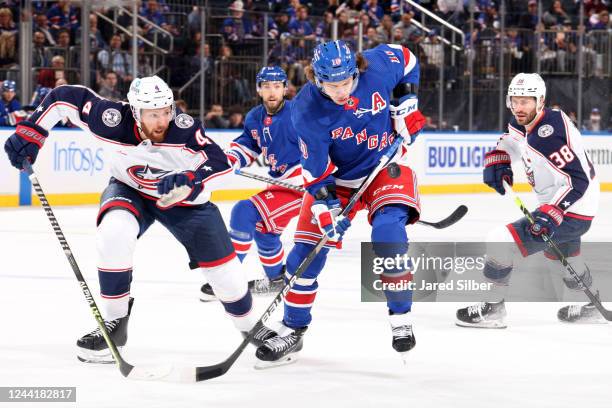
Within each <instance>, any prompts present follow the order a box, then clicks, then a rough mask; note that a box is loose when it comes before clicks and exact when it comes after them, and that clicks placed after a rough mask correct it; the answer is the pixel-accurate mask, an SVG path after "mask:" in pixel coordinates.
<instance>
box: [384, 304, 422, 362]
mask: <svg viewBox="0 0 612 408" xmlns="http://www.w3.org/2000/svg"><path fill="white" fill-rule="evenodd" d="M389 323H391V334H392V336H393V339H392V341H391V346H393V350H395V351H397V352H398V353H400V354H401V355H402V359H403V360H404V364H405V363H406V354H407V353H408V352H409V351H410V350H412V349H413V348H414V346H415V345H416V339H415V338H414V333H413V332H412V324H410V319H409V314H408V313H404V314H390V315H389Z"/></svg>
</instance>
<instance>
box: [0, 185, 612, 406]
mask: <svg viewBox="0 0 612 408" xmlns="http://www.w3.org/2000/svg"><path fill="white" fill-rule="evenodd" d="M43 187H44V186H43ZM522 196H523V197H524V199H525V200H526V201H527V202H528V203H529V205H530V207H531V208H533V205H534V201H533V197H531V196H530V195H528V194H523V195H522ZM422 201H423V209H424V210H423V215H422V218H423V219H424V220H434V221H436V220H438V219H440V218H443V217H445V216H446V215H447V214H448V213H449V212H450V211H452V210H453V209H454V208H456V207H457V205H459V204H466V205H467V206H468V207H469V209H470V211H469V213H468V215H467V216H466V217H465V218H464V219H463V220H462V221H461V222H459V223H458V224H456V225H455V226H453V227H451V228H448V229H445V230H441V231H438V230H434V229H430V228H427V227H422V226H413V227H409V236H410V238H411V239H412V240H420V241H427V240H451V241H452V240H459V241H462V240H473V241H478V240H482V239H483V237H484V234H485V232H486V231H487V230H488V229H489V228H491V227H492V226H495V225H498V224H500V223H506V222H509V221H512V220H514V219H517V218H519V217H520V212H519V210H518V209H517V208H516V207H515V206H514V204H513V203H512V202H511V201H510V200H509V199H507V198H503V197H500V196H497V195H493V194H479V195H453V196H443V195H427V196H423V197H422ZM220 207H221V209H222V211H223V214H224V217H227V216H228V215H229V211H230V209H231V203H222V204H221V205H220ZM55 213H56V215H57V217H58V219H59V222H60V225H61V226H62V228H63V230H64V233H65V234H66V237H67V239H68V241H69V243H70V246H71V247H72V250H73V252H74V254H75V256H76V258H77V260H78V263H79V265H80V267H81V270H82V271H83V273H84V275H85V276H86V278H87V280H88V283H89V285H90V287H92V289H93V290H94V291H95V292H97V290H98V286H97V273H96V265H95V243H94V232H95V225H94V222H95V213H96V208H94V207H72V208H69V207H63V208H62V207H58V208H55ZM611 216H612V194H610V193H607V194H603V195H602V202H601V207H600V215H599V216H598V217H597V218H596V219H595V222H594V224H593V226H592V228H591V230H590V231H589V232H588V234H587V235H586V237H585V238H586V240H590V241H611V239H610V231H611V230H612V217H611ZM227 219H228V218H226V220H227ZM288 232H289V231H288ZM0 240H1V243H2V244H1V246H0V248H1V250H2V253H1V257H0V261H1V265H2V268H1V270H0V333H1V335H0V386H66V387H67V386H74V387H77V402H76V403H66V404H62V403H53V404H44V403H35V404H34V403H33V404H30V406H33V407H42V406H47V405H49V406H52V407H79V408H80V407H126V408H134V407H143V408H154V407H215V408H217V407H241V408H243V407H291V408H294V407H309V408H312V407H354V408H357V407H374V406H376V407H380V408H391V407H407V408H425V407H436V408H439V407H440V408H441V407H456V408H459V407H465V408H475V407H487V408H490V407H494V408H499V407H538V408H544V407H554V408H560V407H567V408H578V407H585V408H596V407H602V408H603V407H606V408H610V407H612V325H610V324H607V325H593V326H577V325H575V326H573V325H564V324H561V323H558V322H557V320H556V311H557V309H558V307H559V306H560V304H558V303H538V304H528V303H511V304H509V305H508V307H507V309H508V313H509V316H508V323H509V328H508V329H506V330H477V329H463V328H458V327H456V326H455V324H454V314H455V309H456V307H457V306H458V305H457V304H453V303H417V304H415V306H414V307H413V319H414V325H415V326H414V327H415V334H416V339H417V346H416V348H415V349H414V350H412V351H411V352H410V355H409V358H408V364H407V365H405V366H404V365H403V364H402V362H401V359H400V358H399V357H398V355H397V354H396V353H395V352H394V351H393V350H392V348H391V345H390V343H391V336H390V330H389V327H388V322H387V318H386V308H385V305H384V304H382V303H378V304H372V303H370V304H365V303H360V292H359V284H360V273H359V250H360V242H361V241H368V240H369V228H368V226H367V223H366V220H365V219H364V217H362V216H360V217H359V218H358V219H357V221H356V222H355V223H354V226H353V227H352V228H351V230H350V231H349V233H348V234H347V236H346V238H345V244H344V249H343V250H342V251H340V252H335V253H332V255H331V257H330V258H329V261H328V263H327V266H326V268H325V269H324V271H323V273H322V274H321V276H320V279H319V282H320V288H319V293H318V296H317V301H316V303H315V307H314V309H313V314H314V320H313V324H312V325H311V327H310V329H309V331H308V332H307V334H306V337H305V346H304V350H303V352H302V353H301V359H300V361H299V362H298V363H297V364H294V365H290V366H285V367H280V368H276V369H270V370H266V371H256V370H254V369H253V364H254V363H255V357H254V349H253V348H251V347H249V348H248V349H247V350H246V352H245V353H244V354H243V355H242V357H240V359H239V360H238V361H237V362H236V364H235V365H234V367H233V368H232V369H231V370H230V371H229V372H228V373H227V374H226V375H224V376H222V377H220V378H217V379H214V380H211V381H208V382H203V383H197V384H169V383H163V382H137V381H130V380H126V379H124V378H123V377H122V376H121V375H120V374H119V372H118V371H117V370H116V368H115V367H114V366H110V365H105V366H99V365H90V364H83V363H80V362H78V361H77V359H76V357H75V341H76V339H77V338H78V337H79V336H81V335H83V334H84V333H85V332H88V331H90V330H92V329H93V328H94V327H95V321H94V319H93V318H92V316H91V314H90V311H89V308H88V306H87V304H86V302H85V300H84V298H83V294H82V292H81V290H80V289H79V286H78V284H77V281H76V279H75V277H74V275H73V273H72V270H71V269H70V266H69V265H68V262H67V261H66V259H65V257H64V254H63V252H62V251H61V250H60V247H59V244H58V242H57V240H56V238H55V236H54V234H53V232H52V230H51V228H50V225H49V222H48V220H47V218H46V216H45V214H44V212H43V210H42V209H41V208H37V207H34V208H27V209H6V208H5V209H0ZM290 240H291V235H290V234H287V233H286V234H285V239H284V241H285V242H286V243H290V242H291V241H290ZM611 245H612V244H611ZM255 258H256V257H255V256H253V254H252V255H251V256H250V257H249V259H250V261H249V262H248V263H247V264H246V267H247V268H249V270H250V271H256V272H258V271H259V267H258V266H257V263H256V262H255V260H256V259H255ZM256 272H255V273H256ZM251 273H254V272H251ZM201 282H202V279H201V276H200V274H199V273H197V272H195V271H190V270H189V269H188V266H187V256H186V254H185V253H184V251H183V249H182V248H181V247H180V246H179V244H178V243H176V242H175V241H174V240H173V238H172V237H171V236H170V234H169V233H167V232H166V231H165V230H164V229H163V227H160V226H158V225H156V226H154V227H153V228H151V229H150V230H149V231H148V232H147V234H146V235H145V236H144V237H143V238H142V239H141V240H140V242H139V244H138V247H137V251H136V257H135V263H134V281H133V283H132V295H133V296H134V297H135V298H136V302H135V305H134V309H133V311H132V316H131V320H130V330H129V337H130V339H129V342H128V346H129V348H126V349H125V356H126V359H127V360H128V361H129V362H131V363H132V364H135V365H142V364H152V363H177V364H185V365H207V364H213V363H216V362H220V361H221V360H223V359H225V358H226V357H227V356H229V354H230V353H231V352H232V351H233V350H234V348H235V347H236V346H237V345H238V344H239V342H240V340H241V338H240V336H239V335H238V334H237V332H235V331H234V329H233V326H232V325H231V323H230V321H229V319H227V318H226V317H225V316H224V313H223V310H222V307H221V305H220V304H218V303H207V304H204V303H201V302H200V301H199V300H198V290H199V286H200V284H201ZM600 289H602V291H609V290H611V288H600ZM269 299H270V298H261V297H258V298H255V300H256V302H257V305H258V309H259V310H263V308H264V306H267V304H268V303H269V301H270V300H269ZM608 306H612V305H610V304H608ZM0 406H15V407H25V406H28V404H27V403H21V404H17V403H13V404H3V403H0Z"/></svg>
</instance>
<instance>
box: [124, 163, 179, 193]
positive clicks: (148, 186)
mask: <svg viewBox="0 0 612 408" xmlns="http://www.w3.org/2000/svg"><path fill="white" fill-rule="evenodd" d="M126 171H127V174H128V176H129V177H130V178H131V179H132V181H134V183H136V184H137V185H138V189H139V190H157V182H158V181H159V180H161V179H162V178H163V177H164V176H165V175H166V174H169V173H171V172H170V171H168V170H162V169H156V168H154V167H149V165H148V164H147V165H145V166H143V165H136V166H132V167H130V168H128V169H127V170H126Z"/></svg>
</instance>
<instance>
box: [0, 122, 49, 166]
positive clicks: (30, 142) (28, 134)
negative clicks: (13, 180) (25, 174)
mask: <svg viewBox="0 0 612 408" xmlns="http://www.w3.org/2000/svg"><path fill="white" fill-rule="evenodd" d="M47 136H49V132H47V131H46V130H45V129H43V128H42V127H40V126H38V125H37V124H35V123H32V122H22V123H20V124H19V125H18V126H17V129H15V133H13V134H12V135H11V136H10V137H9V138H8V139H7V140H6V143H5V144H4V151H5V152H6V154H7V155H8V157H9V160H10V161H11V164H12V165H13V166H14V167H16V168H18V169H19V170H21V169H23V161H24V160H25V159H26V158H29V159H30V163H34V162H35V161H36V156H38V151H39V150H40V148H41V147H42V145H43V144H44V143H45V139H47Z"/></svg>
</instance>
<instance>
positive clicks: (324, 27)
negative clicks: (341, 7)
mask: <svg viewBox="0 0 612 408" xmlns="http://www.w3.org/2000/svg"><path fill="white" fill-rule="evenodd" d="M333 23H334V15H333V14H332V13H331V12H329V11H326V12H325V13H324V14H323V20H321V21H320V22H319V24H317V27H316V28H315V36H316V38H317V41H319V42H324V41H325V39H327V38H331V37H332V26H333Z"/></svg>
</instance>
